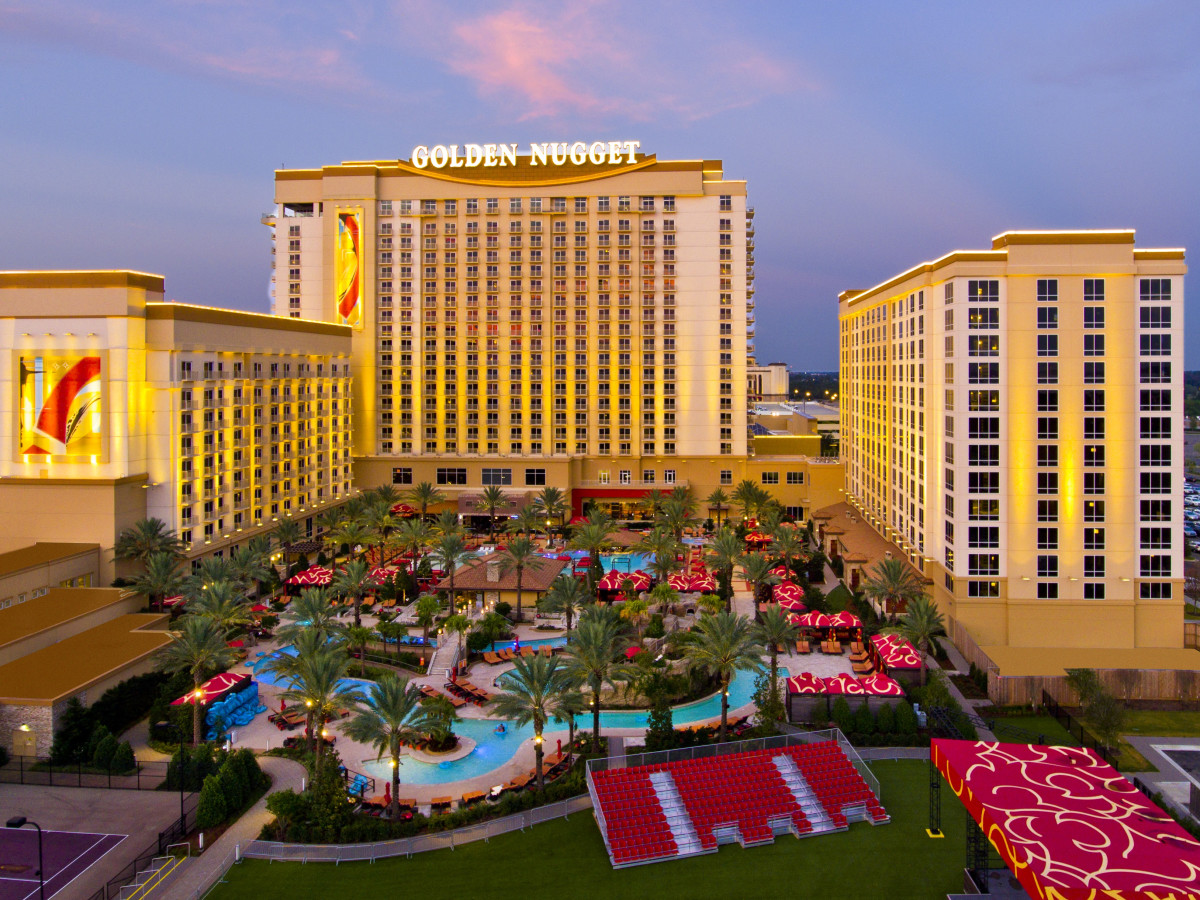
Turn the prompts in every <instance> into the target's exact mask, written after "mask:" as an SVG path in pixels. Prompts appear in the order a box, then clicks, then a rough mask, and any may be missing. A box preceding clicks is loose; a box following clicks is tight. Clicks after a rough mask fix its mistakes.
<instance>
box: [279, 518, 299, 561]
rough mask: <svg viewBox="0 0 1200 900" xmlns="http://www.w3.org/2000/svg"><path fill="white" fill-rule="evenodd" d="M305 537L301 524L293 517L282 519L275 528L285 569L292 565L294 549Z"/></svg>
mask: <svg viewBox="0 0 1200 900" xmlns="http://www.w3.org/2000/svg"><path fill="white" fill-rule="evenodd" d="M303 537H304V532H303V530H301V528H300V523H299V522H297V521H296V520H295V519H293V518H291V517H286V518H283V519H280V520H279V523H278V524H277V525H276V526H275V540H276V541H277V542H278V543H279V549H280V550H282V551H283V561H284V565H285V567H286V566H290V565H291V563H292V556H293V553H292V548H293V547H295V546H296V544H298V543H300V540H301V538H303Z"/></svg>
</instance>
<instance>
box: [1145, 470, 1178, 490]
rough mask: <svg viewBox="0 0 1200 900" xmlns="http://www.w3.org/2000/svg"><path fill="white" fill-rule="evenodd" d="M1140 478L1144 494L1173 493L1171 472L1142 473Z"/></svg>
mask: <svg viewBox="0 0 1200 900" xmlns="http://www.w3.org/2000/svg"><path fill="white" fill-rule="evenodd" d="M1139 477H1140V479H1141V492H1142V493H1143V494H1169V493H1171V473H1170V472H1142V473H1141V475H1140V476H1139Z"/></svg>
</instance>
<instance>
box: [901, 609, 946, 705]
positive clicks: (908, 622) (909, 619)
mask: <svg viewBox="0 0 1200 900" xmlns="http://www.w3.org/2000/svg"><path fill="white" fill-rule="evenodd" d="M900 633H901V634H902V635H904V637H905V638H906V639H907V640H908V641H910V642H911V643H912V644H914V645H915V646H916V648H917V652H918V653H919V654H920V656H921V684H924V683H925V672H926V668H927V665H926V662H925V654H926V653H928V652H929V648H930V646H931V645H932V643H933V639H934V637H936V636H937V635H939V634H945V633H946V622H945V619H943V618H942V614H941V612H939V611H938V608H937V604H936V603H935V602H934V601H933V600H930V599H929V598H928V597H926V596H925V595H924V594H920V595H918V596H916V597H914V598H913V599H911V600H909V601H908V607H907V608H906V609H905V611H904V616H903V617H902V618H901V619H900Z"/></svg>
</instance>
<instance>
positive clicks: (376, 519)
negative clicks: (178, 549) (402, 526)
mask: <svg viewBox="0 0 1200 900" xmlns="http://www.w3.org/2000/svg"><path fill="white" fill-rule="evenodd" d="M360 523H361V524H362V525H363V526H364V527H365V528H366V529H367V531H368V532H370V535H371V537H372V538H374V539H375V540H374V541H373V543H374V545H375V547H376V549H377V553H376V559H375V565H377V566H382V565H383V564H384V563H385V562H387V560H385V559H384V551H385V550H386V547H387V541H388V538H389V537H391V536H392V532H393V531H395V530H396V525H397V521H396V518H395V517H394V516H393V515H392V504H391V503H390V502H388V500H387V499H385V498H382V497H380V496H379V494H373V495H372V497H371V502H370V503H368V505H367V507H366V509H364V510H363V514H362V518H361V519H360Z"/></svg>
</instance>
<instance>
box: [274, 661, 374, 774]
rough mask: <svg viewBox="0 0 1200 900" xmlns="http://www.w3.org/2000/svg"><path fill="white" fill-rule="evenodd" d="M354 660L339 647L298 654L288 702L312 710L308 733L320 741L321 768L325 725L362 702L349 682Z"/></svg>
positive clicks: (318, 749)
mask: <svg viewBox="0 0 1200 900" xmlns="http://www.w3.org/2000/svg"><path fill="white" fill-rule="evenodd" d="M349 665H350V660H349V659H348V658H347V657H346V654H345V652H344V651H343V650H342V649H341V648H340V647H336V646H327V647H324V648H322V649H320V650H316V651H314V652H311V653H303V654H297V656H296V663H295V666H294V668H293V670H292V684H291V687H289V688H288V689H287V690H286V691H284V692H283V697H284V699H285V700H287V701H288V702H296V703H303V704H304V706H305V708H306V709H307V710H308V730H307V734H308V737H309V740H310V747H311V742H312V741H315V742H316V748H317V749H316V753H317V765H320V762H321V751H322V748H323V747H324V744H325V741H324V740H322V738H323V735H322V734H321V731H322V730H323V728H324V725H325V722H326V721H328V720H329V719H332V718H334V717H335V716H336V715H337V714H338V711H339V710H341V709H344V708H350V707H353V706H354V705H355V703H356V701H357V700H358V694H357V693H356V691H355V688H353V687H349V686H347V685H346V683H345V678H346V670H347V669H348V668H349Z"/></svg>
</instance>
